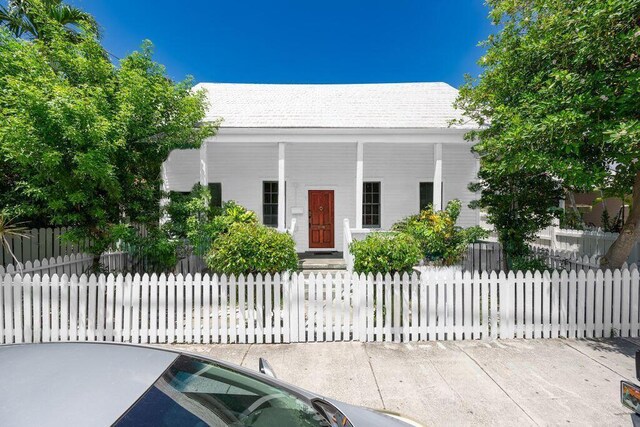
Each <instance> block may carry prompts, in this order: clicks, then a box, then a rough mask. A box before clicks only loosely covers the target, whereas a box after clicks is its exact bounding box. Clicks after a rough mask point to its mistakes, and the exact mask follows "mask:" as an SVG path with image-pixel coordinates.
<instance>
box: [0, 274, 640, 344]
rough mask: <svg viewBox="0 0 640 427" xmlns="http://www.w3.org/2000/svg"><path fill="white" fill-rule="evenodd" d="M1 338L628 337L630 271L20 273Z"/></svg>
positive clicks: (8, 297) (1, 305) (10, 287)
mask: <svg viewBox="0 0 640 427" xmlns="http://www.w3.org/2000/svg"><path fill="white" fill-rule="evenodd" d="M0 286H1V287H0V290H1V292H0V343H5V344H7V343H20V342H48V341H115V342H133V343H173V342H176V343H217V342H221V343H254V342H255V343H272V342H274V343H278V342H304V341H341V340H342V341H348V340H356V341H393V342H407V341H425V340H468V339H495V338H502V339H505V338H515V337H517V338H557V337H567V338H584V337H589V338H591V337H608V336H612V335H619V336H638V334H639V332H640V318H639V311H638V305H639V299H640V295H639V292H640V278H639V274H638V269H637V267H636V266H635V265H634V266H632V267H631V268H628V269H624V270H615V271H610V270H607V271H602V270H598V271H594V270H589V271H579V272H575V271H572V272H570V273H567V272H566V271H563V272H562V273H558V272H557V271H554V272H553V273H549V272H545V273H540V272H536V273H535V274H532V273H530V272H527V273H526V274H523V273H521V272H519V273H517V274H513V273H509V274H508V275H505V274H504V273H500V274H496V273H495V272H492V273H490V274H488V273H476V274H473V275H472V274H471V273H468V272H467V273H464V274H463V273H461V272H453V271H443V272H440V273H437V274H423V275H418V274H417V273H414V274H412V275H410V276H409V275H404V276H402V277H401V276H399V275H395V276H389V275H387V276H384V277H383V276H380V275H378V276H376V277H373V276H371V275H370V276H364V275H362V276H357V275H353V276H352V275H350V274H348V273H347V274H345V275H341V274H338V275H335V276H332V275H326V276H323V275H318V276H314V275H311V276H309V278H307V279H305V277H304V276H303V275H302V274H299V275H293V276H292V277H289V276H288V275H286V274H285V275H284V276H282V277H281V276H280V275H275V276H274V277H271V276H268V275H267V276H266V277H262V276H260V275H258V276H257V277H254V276H248V277H246V278H245V277H242V276H240V277H238V278H234V277H233V276H232V277H230V278H227V277H226V276H221V277H218V276H212V277H209V276H208V275H204V276H201V275H200V274H196V275H195V276H191V275H187V276H184V277H183V276H182V275H178V276H174V275H168V276H165V275H160V276H156V275H152V276H148V275H144V276H142V277H141V276H139V275H135V276H131V275H127V276H122V275H118V276H113V275H109V276H104V275H100V276H95V275H92V276H90V277H87V276H86V275H82V276H79V277H78V276H75V275H74V276H71V277H69V276H66V275H63V276H61V277H60V276H58V275H53V276H51V277H50V276H48V275H44V276H42V277H41V276H39V275H35V276H31V275H29V274H27V275H25V276H21V275H14V276H12V275H8V274H7V275H5V276H4V277H3V279H2V283H1V285H0Z"/></svg>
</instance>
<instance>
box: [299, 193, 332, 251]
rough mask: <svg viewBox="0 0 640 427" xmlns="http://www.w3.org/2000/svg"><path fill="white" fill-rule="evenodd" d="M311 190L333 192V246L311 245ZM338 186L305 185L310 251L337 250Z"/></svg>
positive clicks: (308, 246) (308, 245)
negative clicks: (317, 246) (315, 246)
mask: <svg viewBox="0 0 640 427" xmlns="http://www.w3.org/2000/svg"><path fill="white" fill-rule="evenodd" d="M310 191H327V192H331V193H332V202H333V212H332V214H333V215H332V217H333V236H332V240H333V246H330V247H319V248H314V247H312V246H311V228H310V224H309V219H310V218H309V215H310V213H311V212H310V211H311V198H310V197H309V192H310ZM336 192H337V191H336V187H333V186H313V187H311V186H305V193H306V199H307V203H306V213H307V215H306V217H307V222H306V223H307V248H308V250H309V251H314V252H322V251H326V252H330V251H335V250H336V227H337V224H336Z"/></svg>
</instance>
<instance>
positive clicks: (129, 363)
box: [0, 343, 419, 427]
mask: <svg viewBox="0 0 640 427" xmlns="http://www.w3.org/2000/svg"><path fill="white" fill-rule="evenodd" d="M0 366H1V367H2V371H3V372H2V380H1V381H0V425H3V426H66V427H68V426H109V425H114V426H117V427H128V426H154V427H155V426H207V425H208V426H216V427H221V426H255V427H271V426H273V427H276V426H277V427H286V426H296V427H297V426H301V427H315V426H322V427H325V426H327V427H328V426H336V427H351V426H353V427H360V426H367V427H378V426H379V427H401V426H403V427H406V426H418V425H419V424H417V423H415V422H413V421H411V420H408V419H405V418H403V417H400V416H399V415H396V414H390V413H382V412H378V411H374V410H371V409H367V408H362V407H358V406H353V405H349V404H346V403H343V402H339V401H336V400H333V399H328V398H326V397H323V396H320V395H318V394H316V393H312V392H310V391H307V390H303V389H301V388H298V387H296V386H293V385H290V384H287V383H285V382H283V381H280V380H278V379H277V378H275V375H274V374H273V369H271V367H270V366H269V364H268V362H267V361H266V360H264V359H260V363H259V372H258V371H252V370H249V369H247V368H244V367H241V366H236V365H233V364H230V363H226V362H223V361H219V360H213V359H209V358H206V357H203V356H199V355H195V354H189V353H185V352H181V351H174V350H169V349H165V348H156V347H148V346H139V345H131V344H123V343H118V344H116V343H41V344H15V345H4V346H0ZM336 381H340V379H339V378H336Z"/></svg>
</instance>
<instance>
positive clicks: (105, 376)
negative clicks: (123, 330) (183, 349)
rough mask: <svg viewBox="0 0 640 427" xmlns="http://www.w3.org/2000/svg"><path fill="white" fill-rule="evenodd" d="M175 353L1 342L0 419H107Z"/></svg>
mask: <svg viewBox="0 0 640 427" xmlns="http://www.w3.org/2000/svg"><path fill="white" fill-rule="evenodd" d="M178 356H179V354H178V353H175V352H170V351H164V350H160V349H154V348H149V347H137V346H130V345H113V344H111V345H109V344H99V343H95V344H92V343H77V344H76V343H50V344H35V345H28V344H27V345H7V346H0V367H1V369H2V371H1V373H0V376H1V378H2V380H0V420H1V421H0V422H1V423H2V425H3V426H13V425H16V426H25V425H47V426H75V425H82V426H90V425H96V426H105V425H111V424H113V423H114V422H115V421H116V420H117V419H118V418H119V417H120V416H121V415H122V414H123V413H124V412H125V411H126V410H127V409H128V408H129V407H130V406H131V405H133V404H134V403H135V401H136V400H137V399H138V398H139V397H140V396H141V395H142V394H143V393H144V392H145V391H146V390H147V389H148V388H149V387H151V385H152V384H153V383H154V382H155V381H156V380H157V379H158V378H159V377H160V375H162V373H163V372H164V371H165V370H166V369H167V368H168V367H169V366H170V365H171V363H173V362H174V361H175V359H176V358H177V357H178ZM53 414H55V416H52V415H53Z"/></svg>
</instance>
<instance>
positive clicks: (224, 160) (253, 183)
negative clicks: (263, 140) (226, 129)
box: [207, 141, 278, 222]
mask: <svg viewBox="0 0 640 427" xmlns="http://www.w3.org/2000/svg"><path fill="white" fill-rule="evenodd" d="M207 144H208V147H207V163H208V166H209V169H208V173H209V182H220V183H222V200H224V201H227V200H235V201H236V202H238V203H240V204H241V205H243V206H244V207H246V208H247V209H249V210H252V211H254V212H255V213H256V214H258V218H259V219H260V221H261V222H262V182H263V181H277V180H278V145H277V144H257V143H240V144H233V143H218V142H215V141H214V142H208V143H207Z"/></svg>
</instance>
